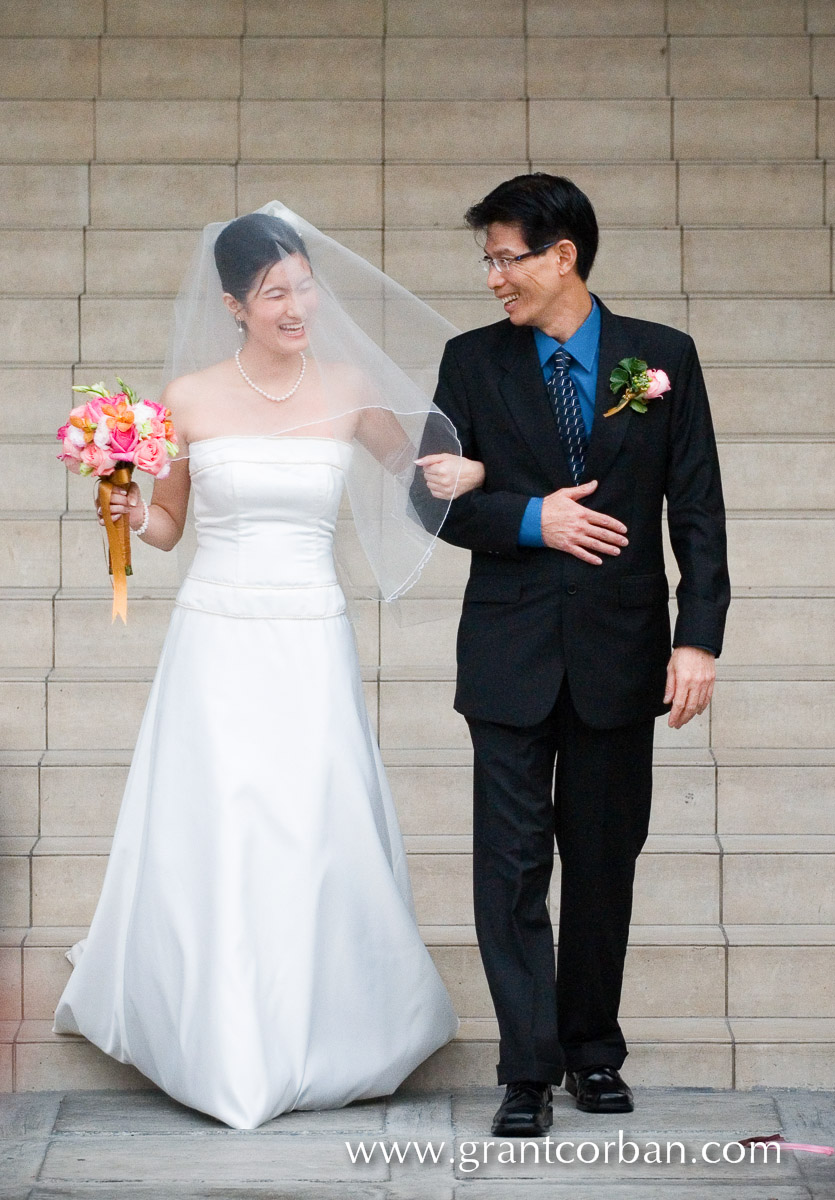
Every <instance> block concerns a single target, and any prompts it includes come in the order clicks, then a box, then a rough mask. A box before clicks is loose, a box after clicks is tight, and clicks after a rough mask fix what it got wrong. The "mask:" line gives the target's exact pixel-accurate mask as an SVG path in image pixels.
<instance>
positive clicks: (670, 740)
mask: <svg viewBox="0 0 835 1200" xmlns="http://www.w3.org/2000/svg"><path fill="white" fill-rule="evenodd" d="M668 573H669V572H668ZM709 715H710V714H709V710H708V712H705V713H703V714H702V715H701V716H700V717H694V718H693V720H692V721H689V722H688V724H687V725H685V726H684V728H683V729H671V728H670V727H669V725H668V724H667V717H666V716H663V717H659V718H658V719H657V720H656V722H655V746H656V749H658V750H682V749H690V750H694V749H701V748H702V747H704V746H709V745H710V720H709Z"/></svg>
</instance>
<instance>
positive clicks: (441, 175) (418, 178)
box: [385, 161, 527, 229]
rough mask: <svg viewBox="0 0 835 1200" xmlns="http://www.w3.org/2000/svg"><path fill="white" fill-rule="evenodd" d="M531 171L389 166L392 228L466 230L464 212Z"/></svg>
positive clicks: (522, 167)
mask: <svg viewBox="0 0 835 1200" xmlns="http://www.w3.org/2000/svg"><path fill="white" fill-rule="evenodd" d="M526 172H527V164H526V163H525V162H523V161H520V162H519V163H518V164H517V165H516V166H515V167H513V166H509V165H506V166H492V165H490V166H487V165H485V166H460V167H452V166H434V165H432V164H429V163H427V164H422V165H420V166H386V168H385V187H386V195H385V201H386V226H387V228H388V229H463V228H464V213H465V211H466V210H467V209H468V208H469V207H470V205H471V204H473V203H474V202H475V201H477V200H479V199H481V198H482V197H483V196H486V195H487V193H488V192H490V191H492V190H493V188H494V187H497V186H498V184H500V183H502V181H503V180H505V179H509V178H511V177H512V176H513V175H516V174H524V173H526Z"/></svg>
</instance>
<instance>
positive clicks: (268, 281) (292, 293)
mask: <svg viewBox="0 0 835 1200" xmlns="http://www.w3.org/2000/svg"><path fill="white" fill-rule="evenodd" d="M317 304H318V295H317V289H316V282H315V280H314V278H313V275H312V272H311V270H310V263H309V262H308V261H307V259H306V258H304V257H303V255H301V254H290V255H288V256H287V257H286V258H283V259H281V260H280V261H279V262H276V263H273V265H272V266H271V267H270V269H269V270H268V271H267V272H266V274H265V275H264V277H263V279H262V280H261V282H260V283H259V284H257V285H256V287H255V288H254V289H253V290H252V292H250V294H249V295H248V296H247V299H246V304H244V305H243V306H242V308H241V310H240V317H241V319H242V320H243V321H244V323H245V325H246V328H247V340H248V341H253V342H258V343H260V344H261V345H262V346H263V347H264V348H265V349H267V350H270V351H271V352H272V353H274V354H276V353H277V354H291V353H293V352H296V351H299V350H305V349H306V348H307V345H308V326H309V323H310V320H311V319H312V317H313V314H314V312H315V311H316V306H317Z"/></svg>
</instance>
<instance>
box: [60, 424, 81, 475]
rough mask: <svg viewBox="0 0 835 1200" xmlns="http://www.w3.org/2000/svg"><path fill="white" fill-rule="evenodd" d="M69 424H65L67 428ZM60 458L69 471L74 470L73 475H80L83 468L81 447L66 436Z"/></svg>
mask: <svg viewBox="0 0 835 1200" xmlns="http://www.w3.org/2000/svg"><path fill="white" fill-rule="evenodd" d="M66 428H67V426H66V425H65V426H64V429H66ZM58 458H59V459H60V460H61V462H62V463H63V464H64V466H65V467H66V468H67V470H68V471H72V473H73V475H78V474H79V471H80V468H81V447H80V446H76V444H75V442H73V441H72V440H71V439H70V438H68V437H64V439H63V446H62V448H61V453H60V454H59V455H58Z"/></svg>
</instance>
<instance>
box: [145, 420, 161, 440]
mask: <svg viewBox="0 0 835 1200" xmlns="http://www.w3.org/2000/svg"><path fill="white" fill-rule="evenodd" d="M148 424H149V426H150V431H149V436H150V437H152V438H163V440H164V439H165V422H164V421H161V420H160V419H159V417H152V418H151V420H150V421H149V422H148Z"/></svg>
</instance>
